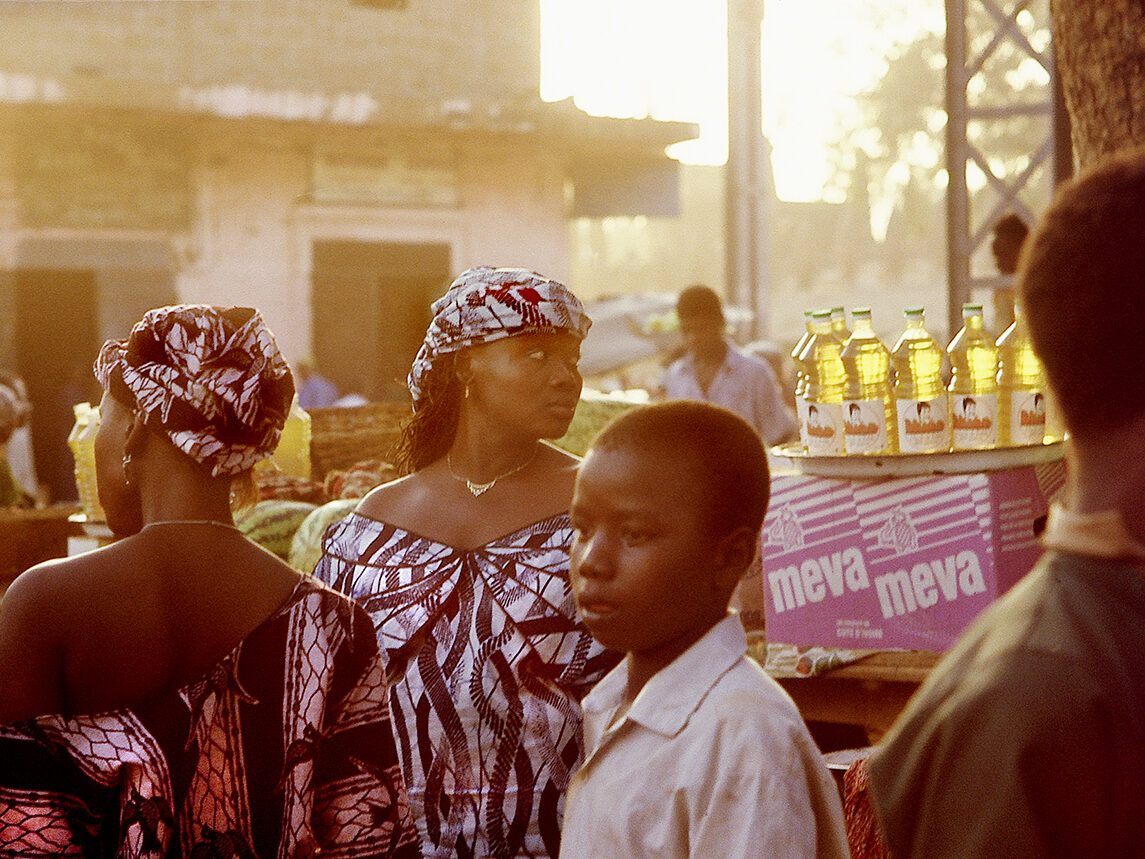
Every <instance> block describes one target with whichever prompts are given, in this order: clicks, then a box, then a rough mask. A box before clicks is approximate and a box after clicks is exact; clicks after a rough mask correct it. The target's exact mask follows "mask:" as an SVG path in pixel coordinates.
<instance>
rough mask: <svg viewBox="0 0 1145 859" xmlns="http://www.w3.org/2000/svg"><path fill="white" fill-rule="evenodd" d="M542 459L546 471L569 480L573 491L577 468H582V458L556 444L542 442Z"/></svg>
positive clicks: (560, 478) (548, 473)
mask: <svg viewBox="0 0 1145 859" xmlns="http://www.w3.org/2000/svg"><path fill="white" fill-rule="evenodd" d="M540 459H541V465H542V466H543V470H544V473H545V474H546V475H548V476H549V477H556V478H557V479H558V480H563V481H567V483H568V486H569V491H570V492H571V491H572V484H573V481H574V480H575V479H576V472H577V469H578V468H580V463H581V458H580V457H579V456H575V455H574V454H571V453H569V452H568V451H567V450H562V449H561V448H559V447H557V446H556V445H554V444H550V443H549V442H542V444H541V453H540Z"/></svg>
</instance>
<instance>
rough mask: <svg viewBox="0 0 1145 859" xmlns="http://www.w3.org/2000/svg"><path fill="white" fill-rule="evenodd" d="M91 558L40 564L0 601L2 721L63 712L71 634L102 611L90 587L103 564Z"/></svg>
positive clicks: (18, 579) (0, 709) (89, 554)
mask: <svg viewBox="0 0 1145 859" xmlns="http://www.w3.org/2000/svg"><path fill="white" fill-rule="evenodd" d="M101 551H102V550H101ZM93 555H96V553H94V552H93V553H88V554H87V555H80V556H77V557H75V558H64V559H59V560H53V561H47V562H45V563H43V564H38V565H37V566H35V567H32V568H31V569H29V570H26V571H25V572H23V573H21V574H20V575H19V576H17V577H16V580H15V581H14V582H12V585H11V586H10V587H9V588H8V591H7V592H6V593H5V594H4V598H3V600H2V601H0V722H7V721H13V720H15V719H24V718H30V717H32V716H38V715H41V714H44V713H54V712H60V711H61V710H62V709H63V708H64V698H63V676H64V653H65V651H66V638H67V635H68V631H69V630H70V629H72V628H73V627H74V626H75V625H76V624H78V623H82V618H83V615H84V613H85V612H88V611H91V610H93V609H95V610H98V606H93V605H92V596H91V594H89V593H88V592H87V588H86V582H87V580H88V579H89V577H90V576H91V573H92V570H93V567H95V568H98V567H99V565H100V564H101V563H102V558H99V557H96V558H95V559H94V560H93V558H92V556H93Z"/></svg>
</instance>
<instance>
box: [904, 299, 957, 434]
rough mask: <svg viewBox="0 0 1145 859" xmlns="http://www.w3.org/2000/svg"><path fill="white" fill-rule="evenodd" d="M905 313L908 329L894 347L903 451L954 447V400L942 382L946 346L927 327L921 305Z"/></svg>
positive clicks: (910, 308) (909, 308)
mask: <svg viewBox="0 0 1145 859" xmlns="http://www.w3.org/2000/svg"><path fill="white" fill-rule="evenodd" d="M905 314H906V330H904V331H903V333H902V334H901V335H900V336H899V339H898V340H897V341H896V342H895V345H894V349H892V350H891V363H892V364H893V365H894V368H895V411H896V413H897V416H898V445H899V451H900V452H902V453H934V452H936V451H944V450H947V449H949V447H950V403H949V400H948V399H947V393H946V388H944V387H943V385H942V358H943V352H942V347H941V346H939V345H938V343H937V342H936V341H935V339H934V338H933V337H931V336H930V333H929V332H928V331H927V330H926V316H925V311H924V310H923V309H922V308H921V307H908V308H907V309H906V311H905Z"/></svg>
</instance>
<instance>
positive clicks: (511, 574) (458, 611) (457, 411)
mask: <svg viewBox="0 0 1145 859" xmlns="http://www.w3.org/2000/svg"><path fill="white" fill-rule="evenodd" d="M433 313H434V317H433V321H432V322H431V324H430V327H429V330H428V331H427V333H426V336H425V342H424V343H423V344H422V347H421V349H420V351H419V352H418V355H417V358H416V359H415V361H414V364H413V367H412V369H411V370H410V374H409V388H410V392H411V394H412V395H413V415H412V417H411V419H410V420H409V421H408V422H407V423H406V424H405V426H404V427H403V430H402V438H401V443H400V450H399V456H398V465H399V468H400V470H401V471H403V472H406V476H404V477H402V478H400V479H398V480H396V481H394V482H391V483H387V484H385V485H383V486H381V487H378V488H377V489H374V490H373V491H372V492H370V493H369V494H368V495H367V496H366V497H365V498H364V499H363V500H362V502H361V503H360V504H359V505H358V507H357V509H356V510H355V511H354V513H353V514H352V515H351V516H350V517H349V518H347V519H345V520H343V521H341V522H339V523H337V524H335V525H334V526H332V527H331V529H330V530H329V531H328V532H327V534H326V538H325V541H324V544H323V555H322V558H321V559H320V561H319V562H318V565H317V566H316V568H315V570H314V575H315V576H316V577H317V578H319V579H321V580H322V581H324V582H327V583H328V584H331V585H333V586H334V587H336V588H338V589H339V590H341V591H343V592H344V593H346V594H348V595H350V596H352V597H354V598H356V599H357V600H358V601H359V602H360V603H361V604H362V605H364V606H366V608H367V609H368V611H369V612H370V614H371V615H372V616H373V619H374V624H375V625H376V627H377V634H378V640H379V642H380V643H381V646H382V649H383V652H384V653H385V656H386V661H387V663H388V665H389V669H388V673H389V676H390V678H391V681H392V692H391V709H392V711H393V714H394V721H395V723H396V725H397V731H398V736H399V738H400V743H399V745H400V752H401V757H402V763H403V767H404V772H405V777H406V782H407V784H408V786H409V792H410V801H411V804H412V807H413V812H414V817H415V819H416V821H417V824H418V827H419V829H420V831H421V839H422V850H423V852H424V854H425V856H426V857H454V856H480V857H489V859H510V857H540V856H554V857H555V856H556V855H557V850H558V846H559V840H560V823H561V815H562V811H563V808H564V794H565V787H566V785H567V784H568V779H569V774H570V772H571V771H572V770H573V769H575V768H576V766H577V764H578V763H579V762H580V759H581V751H582V740H581V714H580V703H579V702H580V698H581V697H582V696H583V695H584V693H585V692H587V691H588V689H589V687H590V686H591V685H592V684H593V683H594V682H595V681H596V680H598V679H599V678H600V677H601V676H602V675H603V674H604V672H605V671H606V670H608V668H610V667H611V666H612V665H613V664H614V662H615V658H616V657H615V656H613V655H611V654H608V653H606V652H605V651H604V649H603V648H601V647H600V646H599V645H597V644H596V643H595V642H593V640H592V638H591V636H590V635H589V633H588V631H587V630H586V629H585V628H584V626H583V625H581V624H580V623H578V622H577V619H576V610H575V607H574V605H573V601H572V594H571V591H570V587H569V580H568V564H569V555H568V551H569V544H570V542H571V541H572V530H571V528H570V526H569V518H568V506H569V501H570V499H571V498H572V488H573V480H574V478H575V475H576V467H577V464H578V463H579V460H578V459H577V458H576V457H574V456H571V455H570V454H567V453H565V452H564V451H562V450H560V449H558V448H556V447H555V446H553V445H551V444H548V443H546V442H545V441H543V439H550V438H559V437H560V436H561V435H563V434H564V433H565V431H566V430H567V429H568V426H569V423H570V422H571V421H572V417H573V413H574V411H575V410H576V407H577V402H578V400H579V397H580V391H581V377H580V373H579V371H578V369H577V363H578V361H579V359H580V345H581V341H582V340H583V339H584V336H585V334H586V333H587V332H588V328H589V325H590V321H589V319H588V317H587V316H586V315H585V313H584V309H583V307H582V306H581V303H580V301H578V300H577V298H576V296H574V295H573V294H572V293H571V292H569V290H568V289H567V288H566V287H565V286H564V285H563V284H561V283H558V282H557V281H554V280H550V279H548V278H545V277H542V276H541V275H538V274H536V273H534V272H531V271H526V270H525V269H516V268H497V269H494V268H489V267H479V268H472V269H469V270H468V271H466V272H464V273H462V274H461V275H460V276H459V277H458V278H457V279H456V280H455V281H454V282H453V284H452V285H451V286H450V287H449V289H448V291H447V292H446V294H445V295H444V296H443V297H442V298H440V299H438V300H437V301H436V302H434V304H433Z"/></svg>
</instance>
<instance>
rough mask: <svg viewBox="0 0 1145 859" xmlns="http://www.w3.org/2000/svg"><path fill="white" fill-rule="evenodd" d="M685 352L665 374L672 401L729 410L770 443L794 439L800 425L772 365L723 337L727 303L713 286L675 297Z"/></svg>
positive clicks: (684, 292)
mask: <svg viewBox="0 0 1145 859" xmlns="http://www.w3.org/2000/svg"><path fill="white" fill-rule="evenodd" d="M676 317H677V318H678V320H679V323H680V334H681V336H682V337H683V339H684V346H685V349H686V353H685V354H684V355H683V357H681V358H678V359H677V360H676V361H674V362H673V363H672V364H671V365H670V366H669V367H668V370H667V372H666V374H665V376H664V395H665V396H666V397H667V398H668V399H673V400H676V399H687V400H701V401H703V402H709V403H715V404H716V405H718V406H723V407H724V408H726V409H730V410H731V411H733V412H735V413H736V414H737V415H739V416H740V417H742V418H743V419H744V420H746V421H747V422H748V423H749V424H751V425H752V427H754V428H755V431H756V432H757V433H759V435H760V438H762V439H763V440H764V442H765V443H766V444H768V445H775V444H782V443H783V442H786V441H791V440H793V439H795V438H796V437H797V436H798V434H799V426H798V424H797V423H796V420H795V415H794V414H793V413H792V411H791V409H790V408H789V407H788V405H787V401H786V398H785V397H784V394H783V391H782V390H781V389H780V386H779V381H778V379H777V378H776V375H775V371H774V370H773V369H772V367H771V364H770V363H768V362H767V361H766V360H765V359H763V358H757V357H756V356H754V355H749V354H747V353H746V352H744V351H743V350H741V349H739V348H737V347H736V346H735V345H733V344H732V343H730V342H729V341H728V339H727V337H726V336H725V333H724V329H725V327H726V321H725V319H724V311H723V304H722V302H721V301H720V297H719V296H718V295H717V294H716V293H715V291H714V290H712V289H711V288H710V287H707V286H703V285H701V284H696V285H694V286H689V287H688V288H687V289H685V290H683V291H682V292H681V293H680V295H679V296H678V297H677V299H676Z"/></svg>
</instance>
